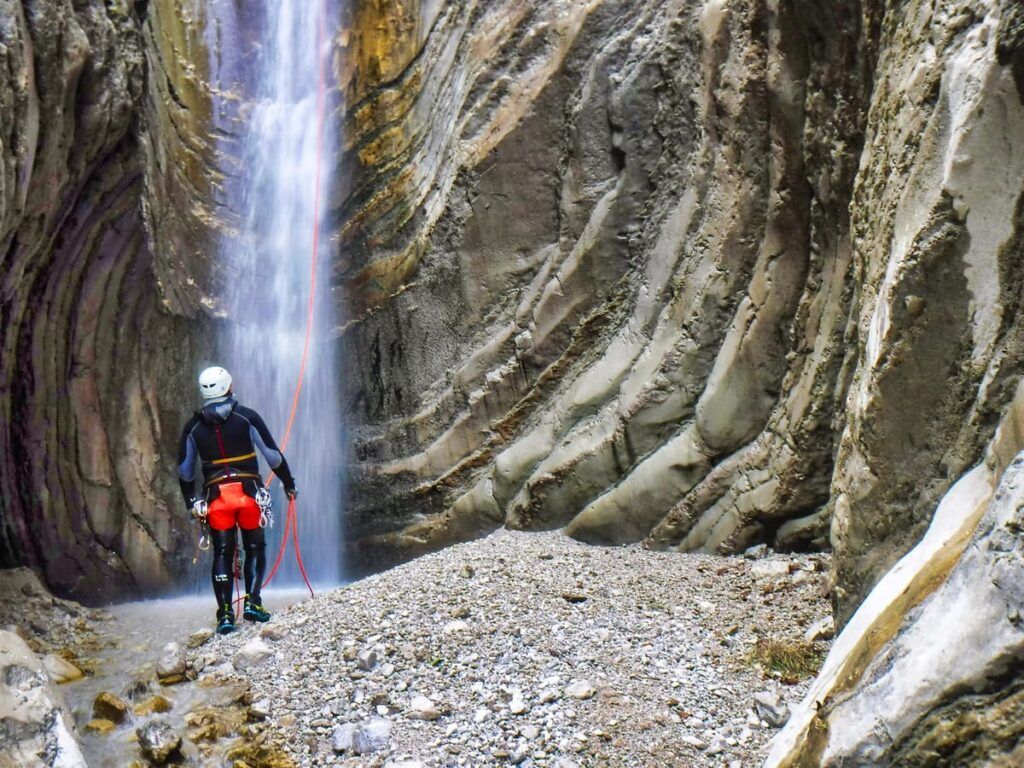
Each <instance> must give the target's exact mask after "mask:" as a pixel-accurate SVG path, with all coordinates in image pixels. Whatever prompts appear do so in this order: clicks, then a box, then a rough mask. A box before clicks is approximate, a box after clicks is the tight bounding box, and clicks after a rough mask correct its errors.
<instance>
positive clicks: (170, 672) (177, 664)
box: [156, 643, 188, 680]
mask: <svg viewBox="0 0 1024 768" xmlns="http://www.w3.org/2000/svg"><path fill="white" fill-rule="evenodd" d="M187 666H188V664H187V658H186V656H185V649H184V648H183V647H182V646H181V644H180V643H168V644H167V645H165V646H164V648H163V650H162V651H161V653H160V658H159V660H157V663H156V675H157V677H158V678H160V679H161V680H165V679H167V678H178V677H181V676H182V675H184V674H185V670H186V668H187Z"/></svg>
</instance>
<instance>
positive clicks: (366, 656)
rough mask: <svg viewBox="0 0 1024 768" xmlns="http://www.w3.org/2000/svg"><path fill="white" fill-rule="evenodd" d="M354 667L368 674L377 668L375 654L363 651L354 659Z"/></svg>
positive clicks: (374, 652)
mask: <svg viewBox="0 0 1024 768" xmlns="http://www.w3.org/2000/svg"><path fill="white" fill-rule="evenodd" d="M356 666H357V667H359V669H361V670H363V671H364V672H369V671H370V670H372V669H373V668H374V667H376V666H377V652H376V651H363V652H362V653H360V654H359V655H358V656H357V657H356Z"/></svg>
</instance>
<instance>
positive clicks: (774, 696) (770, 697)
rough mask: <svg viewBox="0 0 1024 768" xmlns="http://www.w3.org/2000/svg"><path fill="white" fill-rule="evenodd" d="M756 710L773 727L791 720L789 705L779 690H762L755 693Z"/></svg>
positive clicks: (778, 726)
mask: <svg viewBox="0 0 1024 768" xmlns="http://www.w3.org/2000/svg"><path fill="white" fill-rule="evenodd" d="M754 711H755V712H757V716H758V717H760V718H761V719H762V720H764V721H765V722H766V723H768V725H770V726H771V727H772V728H781V727H782V726H784V725H785V724H786V721H787V720H789V707H787V706H786V702H785V701H784V700H783V698H782V694H780V693H779V692H778V691H760V692H758V693H755V694H754Z"/></svg>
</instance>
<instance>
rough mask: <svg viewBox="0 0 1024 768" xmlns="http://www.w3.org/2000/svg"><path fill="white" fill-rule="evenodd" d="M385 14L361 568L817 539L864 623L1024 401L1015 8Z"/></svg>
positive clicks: (354, 85)
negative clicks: (560, 536) (433, 552)
mask: <svg viewBox="0 0 1024 768" xmlns="http://www.w3.org/2000/svg"><path fill="white" fill-rule="evenodd" d="M371 5H372V4H366V5H365V6H364V5H363V4H356V6H355V10H354V11H353V19H352V22H351V27H352V31H351V32H346V33H345V34H344V35H343V39H342V41H341V42H342V45H343V46H345V49H344V53H345V59H344V61H345V62H347V63H346V66H345V67H344V68H343V71H342V73H341V84H342V87H343V89H344V92H345V96H346V98H347V110H346V115H347V118H348V119H347V124H346V133H345V138H346V147H347V150H346V153H345V154H344V156H343V157H342V159H341V168H340V170H339V175H338V178H339V179H341V180H343V181H341V182H340V187H341V188H340V192H339V195H338V197H337V200H338V208H337V216H338V220H339V231H340V241H341V244H342V256H341V260H340V264H339V274H338V279H339V281H340V284H341V285H342V286H343V287H344V288H345V293H346V297H347V301H348V304H347V317H348V320H347V324H346V325H345V326H344V328H343V329H342V330H341V339H342V343H343V345H344V346H345V349H346V350H347V353H348V358H347V359H348V361H349V362H348V368H347V371H348V372H349V375H350V377H351V380H350V388H349V392H348V394H347V397H348V406H349V411H350V413H351V415H352V419H353V422H354V440H353V459H354V462H353V463H354V478H353V482H352V486H351V487H352V497H351V499H350V506H351V525H350V535H351V538H352V539H353V542H354V543H353V546H352V549H353V557H354V559H355V560H356V561H357V564H360V565H365V566H373V565H379V564H380V563H381V562H386V561H389V560H392V559H396V558H401V557H407V556H410V555H412V554H415V553H417V552H421V551H424V550H427V549H431V548H435V547H438V546H442V545H443V544H445V543H448V542H450V541H453V540H458V539H463V538H469V537H472V536H476V535H480V534H481V533H483V532H486V531H488V530H491V529H493V528H495V527H497V526H501V525H507V526H510V527H516V528H530V529H537V528H561V527H565V530H566V532H567V533H568V534H570V535H572V536H574V537H577V538H579V539H582V540H584V541H591V542H595V543H623V542H630V541H639V540H643V541H646V542H647V543H648V544H649V545H650V546H652V547H658V548H670V549H678V550H702V551H709V550H711V551H719V552H729V551H736V550H739V549H742V548H744V547H746V546H748V545H750V544H752V543H755V542H757V541H768V542H770V543H774V544H776V545H779V546H782V547H801V546H808V545H810V544H812V543H814V542H817V543H819V544H820V543H821V542H823V541H824V540H825V539H826V538H828V537H830V538H831V543H832V545H833V547H834V548H835V550H836V569H837V581H836V590H835V595H836V599H837V606H838V609H839V614H840V619H841V620H846V619H847V618H848V617H849V616H850V614H851V613H852V611H853V610H854V609H855V608H856V606H857V605H858V604H859V602H860V601H861V600H862V599H863V597H864V595H866V594H867V592H868V591H869V590H870V589H871V587H872V586H873V585H874V584H875V583H876V582H877V580H878V579H879V578H880V577H881V576H882V574H884V573H885V572H886V570H887V569H888V568H889V567H891V566H892V564H893V563H894V562H895V561H896V560H898V559H899V557H900V556H902V555H903V554H904V553H905V552H906V551H907V550H908V549H909V548H910V547H912V546H913V545H914V544H915V542H916V541H917V540H918V539H919V538H920V537H921V535H922V533H923V531H924V530H925V528H926V527H927V525H928V522H929V520H930V519H931V517H932V515H933V513H934V510H935V507H936V505H937V503H938V500H939V499H940V498H941V497H942V495H943V494H944V493H945V492H946V491H947V490H948V488H949V487H950V486H951V484H952V483H953V482H955V481H956V480H957V478H959V477H960V476H962V475H963V474H964V473H965V472H966V471H967V470H968V469H969V468H970V467H971V466H972V465H973V464H975V463H977V462H978V461H979V460H980V458H981V456H982V453H983V451H984V448H985V445H986V444H987V442H988V441H989V440H990V439H991V437H992V434H993V430H994V429H995V425H996V423H997V422H998V419H999V417H1000V415H1001V414H1002V413H1003V412H1004V410H1005V408H1006V406H1007V403H1008V401H1009V398H1010V396H1011V394H1012V391H1013V387H1014V386H1015V383H1016V380H1017V377H1018V376H1019V370H1020V365H1019V359H1020V355H1019V349H1018V345H1019V328H1020V322H1019V320H1018V317H1019V315H1018V303H1019V287H1020V280H1021V267H1020V264H1021V263H1024V262H1022V260H1021V255H1022V254H1021V228H1020V224H1019V222H1020V199H1021V191H1022V187H1024V166H1022V165H1021V153H1022V144H1021V138H1020V137H1021V136H1024V132H1022V130H1021V129H1022V128H1024V124H1022V123H1021V115H1022V106H1021V98H1022V92H1024V91H1022V82H1024V79H1022V78H1024V75H1022V66H1024V65H1022V54H1021V52H1020V44H1021V34H1022V33H1021V31H1020V30H1021V23H1020V18H1019V16H1020V11H1019V8H1018V5H1017V4H1015V3H1012V2H995V1H994V0H993V1H992V2H966V1H964V2H955V3H944V4H942V6H941V7H936V6H934V4H931V3H925V2H922V3H909V4H901V5H899V6H898V7H897V6H895V5H892V7H889V5H887V4H885V3H881V2H837V3H828V4H821V3H804V2H781V3H767V2H756V1H754V0H749V1H746V2H744V1H741V0H709V1H708V2H696V1H694V2H673V3H667V4H666V3H644V2H641V1H640V0H637V1H636V2H611V1H607V2H599V1H598V0H595V1H594V2H589V3H564V4H561V3H558V2H526V3H524V2H517V3H489V4H480V5H478V4H475V3H472V2H463V3H449V4H444V5H442V4H436V3H401V4H395V5H394V7H391V8H390V9H389V12H388V13H387V14H385V17H386V18H382V17H381V16H380V14H381V13H382V11H381V10H380V8H379V7H378V6H376V5H373V7H372V8H371V7H370V6H371ZM830 528H831V531H830V532H829V529H830Z"/></svg>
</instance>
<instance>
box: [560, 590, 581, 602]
mask: <svg viewBox="0 0 1024 768" xmlns="http://www.w3.org/2000/svg"><path fill="white" fill-rule="evenodd" d="M562 599H563V600H565V602H567V603H585V602H587V595H585V594H583V593H582V592H563V593H562Z"/></svg>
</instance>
